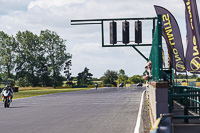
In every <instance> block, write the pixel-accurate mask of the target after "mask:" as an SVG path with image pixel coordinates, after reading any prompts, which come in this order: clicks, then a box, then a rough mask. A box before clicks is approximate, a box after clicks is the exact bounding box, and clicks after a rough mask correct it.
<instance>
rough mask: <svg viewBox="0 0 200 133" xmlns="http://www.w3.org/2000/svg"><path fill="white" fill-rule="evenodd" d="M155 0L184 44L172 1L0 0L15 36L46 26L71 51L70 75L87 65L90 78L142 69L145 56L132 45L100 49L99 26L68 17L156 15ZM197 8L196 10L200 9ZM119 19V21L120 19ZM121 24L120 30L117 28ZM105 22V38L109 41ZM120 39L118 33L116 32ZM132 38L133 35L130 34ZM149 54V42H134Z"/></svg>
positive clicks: (4, 23) (2, 17)
mask: <svg viewBox="0 0 200 133" xmlns="http://www.w3.org/2000/svg"><path fill="white" fill-rule="evenodd" d="M197 4H198V8H199V9H200V2H199V1H197ZM153 5H159V6H163V7H165V8H166V9H168V10H169V11H170V12H171V13H172V14H173V15H174V16H175V18H176V19H177V21H178V23H179V26H180V29H181V33H182V38H183V43H184V45H185V36H186V32H185V29H186V28H185V16H184V15H185V7H184V3H183V2H180V1H175V0H166V1H163V0H162V1H161V0H160V1H158V0H151V1H150V0H125V1H124V0H25V1H24V0H0V22H1V25H0V29H1V30H3V31H5V32H6V33H8V34H11V35H15V34H16V33H17V32H18V31H19V30H20V31H25V30H30V31H32V32H33V33H36V34H39V32H40V31H41V30H45V29H49V30H53V31H55V32H57V33H58V35H60V36H61V37H62V38H63V39H65V40H67V42H66V45H67V50H68V52H70V53H71V54H73V59H72V63H73V66H72V72H73V73H72V74H73V76H76V75H77V73H79V72H81V71H83V69H84V67H88V68H89V69H90V70H91V73H93V74H94V77H100V76H102V75H103V73H104V72H105V71H106V70H107V69H111V70H116V71H118V70H119V69H121V68H122V69H124V70H125V72H126V74H127V75H129V76H132V75H134V74H142V72H143V67H144V66H145V63H146V61H145V60H144V59H143V58H142V57H141V56H140V55H139V54H138V53H137V52H136V51H135V50H134V49H133V48H102V47H101V27H100V26H99V25H89V26H72V25H71V24H70V21H71V20H72V19H100V18H134V17H154V16H156V13H155V11H154V7H153ZM199 12H200V10H199ZM119 23H121V22H119ZM120 25H121V24H119V28H118V30H119V34H121V31H120V30H121V28H120ZM108 28H109V26H108V24H105V41H107V43H109V38H108V37H109V33H108ZM151 28H152V22H145V21H144V22H143V42H145V43H149V42H150V43H151ZM119 37H120V38H121V35H119ZM132 38H133V36H132ZM138 49H139V50H141V52H142V53H144V54H145V56H147V57H148V56H149V53H150V48H149V47H138Z"/></svg>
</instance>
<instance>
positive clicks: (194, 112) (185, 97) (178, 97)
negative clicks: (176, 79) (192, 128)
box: [169, 86, 200, 123]
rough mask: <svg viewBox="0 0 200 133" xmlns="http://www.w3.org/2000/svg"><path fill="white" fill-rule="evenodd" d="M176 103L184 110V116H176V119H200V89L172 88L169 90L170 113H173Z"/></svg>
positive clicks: (188, 87)
mask: <svg viewBox="0 0 200 133" xmlns="http://www.w3.org/2000/svg"><path fill="white" fill-rule="evenodd" d="M174 101H176V102H177V103H179V104H180V105H182V106H183V108H184V115H174V116H173V118H174V119H184V121H185V122H186V123H188V122H189V119H199V118H200V88H197V87H190V86H172V87H170V88H169V112H170V113H172V110H173V108H174V105H173V104H174Z"/></svg>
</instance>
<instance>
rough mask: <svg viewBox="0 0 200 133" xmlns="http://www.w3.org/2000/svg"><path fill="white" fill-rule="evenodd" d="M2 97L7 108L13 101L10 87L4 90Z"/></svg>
mask: <svg viewBox="0 0 200 133" xmlns="http://www.w3.org/2000/svg"><path fill="white" fill-rule="evenodd" d="M1 97H2V99H3V102H4V107H5V108H8V107H10V103H11V92H10V91H9V90H8V89H5V90H3V91H2V93H1Z"/></svg>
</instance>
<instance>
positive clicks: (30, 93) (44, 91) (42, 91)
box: [13, 88, 90, 99]
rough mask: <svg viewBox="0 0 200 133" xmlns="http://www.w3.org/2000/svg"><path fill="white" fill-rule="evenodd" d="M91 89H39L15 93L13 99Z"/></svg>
mask: <svg viewBox="0 0 200 133" xmlns="http://www.w3.org/2000/svg"><path fill="white" fill-rule="evenodd" d="M88 89H90V88H66V89H38V90H20V91H19V92H15V93H14V96H13V99H19V98H26V97H33V96H40V95H47V94H54V93H63V92H71V91H80V90H88Z"/></svg>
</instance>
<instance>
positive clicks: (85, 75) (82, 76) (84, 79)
mask: <svg viewBox="0 0 200 133" xmlns="http://www.w3.org/2000/svg"><path fill="white" fill-rule="evenodd" d="M92 76H93V74H91V73H89V69H88V68H87V67H85V68H84V70H83V72H81V73H79V74H78V76H77V84H78V85H91V84H92Z"/></svg>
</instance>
